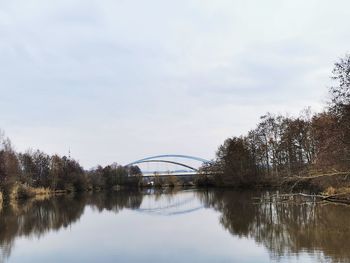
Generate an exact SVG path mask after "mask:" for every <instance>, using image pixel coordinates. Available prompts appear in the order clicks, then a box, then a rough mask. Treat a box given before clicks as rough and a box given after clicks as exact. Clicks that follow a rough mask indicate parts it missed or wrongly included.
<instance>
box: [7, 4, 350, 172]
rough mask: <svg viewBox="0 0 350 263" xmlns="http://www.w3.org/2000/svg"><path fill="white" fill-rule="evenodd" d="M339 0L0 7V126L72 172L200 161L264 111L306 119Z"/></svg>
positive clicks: (317, 98)
mask: <svg viewBox="0 0 350 263" xmlns="http://www.w3.org/2000/svg"><path fill="white" fill-rule="evenodd" d="M349 26H350V1H349V0H308V1H305V0H290V1H283V0H265V1H261V0H255V1H248V0H241V1H238V0H227V1H225V0H215V1H213V0H176V1H167V0H147V1H144V0H139V1H135V0H119V1H118V0H96V1H91V0H81V1H80V0H77V1H75V0H50V1H48V0H41V1H40V0H1V1H0V128H1V129H3V130H5V132H6V134H7V135H8V136H9V137H10V138H11V139H12V141H13V143H14V145H15V147H16V149H17V150H18V151H25V150H26V149H28V148H34V149H37V148H39V149H41V150H43V151H45V152H47V153H50V154H51V153H58V154H60V155H64V154H68V151H69V149H71V152H72V156H73V157H74V158H76V159H78V160H79V161H80V162H81V164H82V165H84V166H85V167H86V168H89V167H92V166H95V165H96V164H102V165H105V164H108V163H112V162H115V161H116V162H118V163H122V164H125V163H128V162H131V161H133V160H135V159H140V158H142V157H146V156H149V155H156V154H163V153H178V154H189V155H195V156H199V157H203V158H206V159H211V158H213V157H214V154H215V151H216V149H217V147H218V145H219V144H221V143H222V142H223V140H224V139H225V138H227V137H230V136H233V135H241V134H244V133H246V132H247V131H248V130H249V129H251V128H254V127H255V124H256V123H257V122H258V121H259V116H260V115H263V114H264V113H265V112H268V111H269V112H274V113H283V114H284V113H290V114H293V115H294V114H298V113H299V112H300V111H301V110H302V108H304V107H305V106H311V107H312V108H313V110H315V111H319V110H320V109H321V108H322V107H323V105H324V103H325V101H326V96H327V86H329V85H330V75H331V69H332V67H333V64H334V62H335V61H337V60H338V58H339V57H342V56H344V54H345V53H347V52H349V51H350V28H349Z"/></svg>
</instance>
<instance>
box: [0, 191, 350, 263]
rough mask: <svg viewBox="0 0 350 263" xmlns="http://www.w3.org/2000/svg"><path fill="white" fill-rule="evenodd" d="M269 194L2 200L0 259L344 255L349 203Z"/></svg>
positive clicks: (341, 258) (348, 243)
mask: <svg viewBox="0 0 350 263" xmlns="http://www.w3.org/2000/svg"><path fill="white" fill-rule="evenodd" d="M270 195H271V193H257V192H236V191H195V190H188V191H179V192H171V193H159V192H157V193H154V192H143V193H141V192H134V193H123V192H118V193H113V194H90V195H80V196H75V197H74V196H64V197H57V198H53V199H50V200H42V201H30V202H24V203H22V204H17V205H12V206H7V207H5V208H3V209H2V211H1V212H0V262H191V263H193V262H211V263H212V262H254V263H255V262H350V223H349V220H350V207H349V206H344V205H335V204H325V203H315V202H312V201H311V200H294V201H293V202H276V201H274V200H273V199H269V196H270ZM255 197H264V199H263V201H261V200H258V199H255Z"/></svg>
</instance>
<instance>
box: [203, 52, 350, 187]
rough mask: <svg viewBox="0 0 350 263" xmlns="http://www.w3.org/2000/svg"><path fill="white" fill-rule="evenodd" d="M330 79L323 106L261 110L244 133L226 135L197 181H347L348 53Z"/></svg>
mask: <svg viewBox="0 0 350 263" xmlns="http://www.w3.org/2000/svg"><path fill="white" fill-rule="evenodd" d="M333 79H334V80H335V81H336V84H335V85H334V86H333V87H331V89H330V94H331V100H330V102H329V105H328V106H327V108H326V109H325V110H324V111H323V112H321V113H318V114H312V113H311V110H310V109H309V108H307V109H305V110H303V111H302V112H301V114H300V115H299V116H298V117H295V118H293V117H289V116H282V115H275V114H271V113H267V114H265V115H264V116H262V117H261V119H260V122H259V123H258V125H257V126H256V128H255V129H253V130H251V131H249V132H248V134H247V135H245V136H241V137H232V138H229V139H227V140H225V142H224V143H223V144H222V145H221V146H220V147H219V149H218V151H217V153H216V159H215V160H214V161H213V162H212V163H211V164H210V165H205V166H204V167H202V169H201V171H202V173H203V175H201V177H199V178H198V179H197V181H199V182H203V181H209V182H211V183H213V184H215V185H221V186H252V185H261V184H262V185H263V184H266V183H267V184H273V185H280V184H286V185H289V184H290V185H291V186H293V187H295V186H298V185H303V184H305V185H308V186H310V185H312V186H315V188H317V189H318V190H325V189H326V188H327V187H334V188H339V187H348V186H349V187H350V180H348V176H347V174H348V172H349V171H350V55H347V56H345V58H343V59H340V60H339V62H337V63H336V64H335V67H334V70H333ZM320 174H321V175H322V176H319V177H317V175H320ZM344 174H346V176H344Z"/></svg>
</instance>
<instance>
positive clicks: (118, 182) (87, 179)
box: [0, 132, 141, 199]
mask: <svg viewBox="0 0 350 263" xmlns="http://www.w3.org/2000/svg"><path fill="white" fill-rule="evenodd" d="M140 182H141V171H140V169H139V168H138V167H137V166H132V167H124V166H122V165H118V164H116V163H114V164H112V165H107V166H105V167H102V166H97V167H96V168H94V169H92V170H89V171H86V170H84V168H83V167H82V166H81V165H80V164H79V162H78V161H76V160H74V159H72V158H70V157H66V156H63V157H61V156H59V155H57V154H54V155H49V154H46V153H44V152H42V151H40V150H36V151H33V150H28V151H27V152H25V153H17V152H16V151H15V150H14V149H13V146H12V144H11V141H10V139H9V138H7V137H5V135H4V133H3V132H0V191H1V193H2V196H3V198H4V199H8V198H9V197H10V195H11V193H12V192H13V189H14V187H15V186H17V188H16V189H17V192H18V194H23V195H26V194H29V193H28V191H26V189H28V188H32V189H38V188H45V189H48V190H50V191H86V190H100V189H107V190H109V189H112V188H115V187H116V186H130V187H134V186H138V185H139V184H140ZM20 191H22V192H23V193H22V192H21V193H20Z"/></svg>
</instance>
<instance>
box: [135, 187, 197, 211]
mask: <svg viewBox="0 0 350 263" xmlns="http://www.w3.org/2000/svg"><path fill="white" fill-rule="evenodd" d="M153 192H154V191H152V190H150V192H149V193H150V194H149V195H145V196H144V198H143V201H142V203H141V206H140V207H139V208H138V209H136V211H138V212H140V213H143V214H149V215H162V216H173V215H181V214H188V213H192V212H195V211H198V210H200V209H202V208H204V206H203V204H202V203H201V202H200V201H199V200H198V198H197V197H196V194H195V192H193V191H191V192H183V193H182V194H181V195H160V196H157V195H153Z"/></svg>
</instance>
